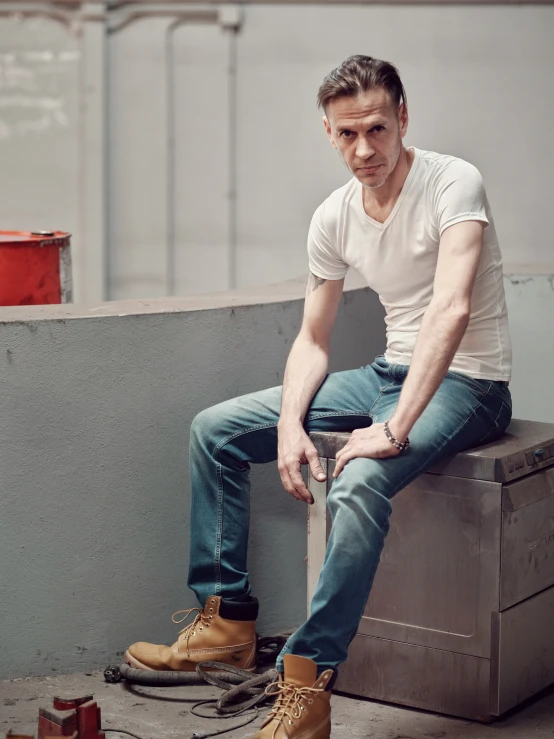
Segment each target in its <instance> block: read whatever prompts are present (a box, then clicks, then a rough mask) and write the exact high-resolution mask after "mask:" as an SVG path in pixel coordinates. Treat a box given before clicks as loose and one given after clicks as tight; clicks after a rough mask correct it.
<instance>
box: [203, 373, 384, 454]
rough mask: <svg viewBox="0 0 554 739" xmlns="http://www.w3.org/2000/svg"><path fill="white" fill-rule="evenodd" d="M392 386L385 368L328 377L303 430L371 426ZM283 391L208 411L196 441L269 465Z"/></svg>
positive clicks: (274, 450) (255, 395)
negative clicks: (380, 401) (377, 407)
mask: <svg viewBox="0 0 554 739" xmlns="http://www.w3.org/2000/svg"><path fill="white" fill-rule="evenodd" d="M390 385H391V380H390V378H389V376H388V365H386V363H380V364H379V363H374V364H373V365H369V366H367V367H362V368H360V369H356V370H346V371H344V372H333V373H331V374H330V375H328V376H327V377H326V379H325V380H324V382H323V383H322V385H321V387H320V388H319V390H318V391H317V393H316V395H315V396H314V398H313V400H312V403H311V404H310V407H309V409H308V412H307V414H306V418H305V423H304V426H305V428H306V430H307V431H308V432H310V431H352V430H353V429H356V428H365V427H367V426H370V425H371V421H372V416H371V414H372V410H373V407H374V406H375V404H376V402H377V400H378V398H379V397H380V396H381V395H382V393H383V392H386V390H387V387H388V386H390ZM281 400H282V388H281V387H273V388H268V389H267V390H260V391H258V392H255V393H250V394H248V395H242V396H240V397H237V398H233V399H231V400H227V401H224V402H223V403H219V404H218V405H215V406H212V407H211V408H207V409H206V410H205V411H202V412H201V413H200V414H198V416H197V417H196V418H195V420H194V423H193V428H192V437H193V450H194V448H195V447H194V443H195V440H206V439H207V438H209V440H210V444H209V446H210V448H213V450H214V452H220V451H223V450H227V451H229V452H231V453H232V454H233V455H235V456H238V457H239V459H241V460H242V461H248V462H255V463H259V462H269V461H272V460H274V459H276V457H277V424H278V422H279V417H280V412H281Z"/></svg>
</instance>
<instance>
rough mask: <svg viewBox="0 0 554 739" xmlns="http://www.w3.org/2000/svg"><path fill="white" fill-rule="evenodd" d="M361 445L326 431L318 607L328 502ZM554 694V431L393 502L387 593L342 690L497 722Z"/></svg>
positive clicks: (499, 448)
mask: <svg viewBox="0 0 554 739" xmlns="http://www.w3.org/2000/svg"><path fill="white" fill-rule="evenodd" d="M348 437H349V434H331V433H313V434H312V435H311V438H312V440H313V442H314V443H315V445H316V447H317V449H318V452H319V454H320V457H321V461H322V464H323V465H324V468H327V471H328V473H329V478H328V481H327V482H324V483H319V482H317V481H315V480H314V479H313V478H310V481H309V487H310V490H311V491H312V493H313V495H314V500H315V503H314V505H313V506H311V507H310V512H309V526H308V591H309V592H308V595H309V600H310V601H311V597H312V594H313V591H314V588H315V585H316V583H317V577H318V573H319V570H320V569H321V565H322V562H323V556H324V554H325V545H326V540H327V536H328V532H329V528H330V520H329V517H328V515H327V508H326V494H327V490H328V486H329V485H330V482H329V479H331V473H332V470H333V467H334V463H335V462H334V459H335V455H336V453H337V451H338V450H339V449H341V448H342V447H343V446H344V445H345V444H346V442H347V440H348ZM553 682H554V424H545V423H534V422H529V421H513V422H512V424H511V425H510V428H509V429H508V432H507V433H506V435H505V436H504V437H503V438H502V439H501V440H500V441H498V442H495V443H493V444H488V445H483V446H481V447H478V448H476V449H471V450H468V451H466V452H464V453H462V454H458V455H457V456H456V457H454V458H451V459H448V460H445V461H443V462H441V463H440V464H438V465H436V466H435V467H433V468H431V469H430V470H429V471H428V472H427V473H426V474H423V475H421V476H420V477H419V478H418V479H417V480H415V481H414V482H413V483H411V484H410V485H409V486H408V487H407V488H405V489H404V490H402V491H401V492H400V493H399V494H398V495H397V496H396V497H395V499H394V503H393V513H392V517H391V525H390V531H389V535H388V537H387V540H386V543H385V547H384V549H383V553H382V555H381V561H380V564H379V568H378V570H377V575H376V578H375V582H374V585H373V588H372V591H371V595H370V598H369V600H368V603H367V606H366V609H365V613H364V616H363V618H362V620H361V622H360V626H359V629H358V633H357V636H356V637H355V639H354V641H353V642H352V644H351V647H350V651H349V656H348V660H347V661H346V663H345V664H344V665H343V666H342V667H341V669H340V674H339V679H338V682H337V686H336V687H337V689H338V690H343V691H345V692H347V693H352V694H354V695H360V696H366V697H369V698H375V699H378V700H384V701H389V702H392V703H399V704H403V705H408V706H414V707H417V708H423V709H428V710H433V711H438V712H441V713H447V714H452V715H456V716H463V717H466V718H472V719H478V720H489V719H490V718H491V717H494V716H499V715H501V714H502V713H504V712H505V711H507V710H508V709H510V708H512V707H514V706H516V705H517V704H519V703H521V702H522V701H523V700H525V699H526V698H529V697H530V696H532V695H534V694H535V693H536V692H538V691H539V690H541V689H543V688H545V687H547V686H548V685H550V684H551V683H553Z"/></svg>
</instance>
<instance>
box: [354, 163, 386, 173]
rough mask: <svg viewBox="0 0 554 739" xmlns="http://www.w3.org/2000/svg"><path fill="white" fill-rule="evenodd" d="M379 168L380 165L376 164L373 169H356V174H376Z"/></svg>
mask: <svg viewBox="0 0 554 739" xmlns="http://www.w3.org/2000/svg"><path fill="white" fill-rule="evenodd" d="M381 166H382V165H381V164H376V165H374V166H373V167H358V172H361V173H362V174H372V173H373V172H376V171H377V170H378V169H379V167H381Z"/></svg>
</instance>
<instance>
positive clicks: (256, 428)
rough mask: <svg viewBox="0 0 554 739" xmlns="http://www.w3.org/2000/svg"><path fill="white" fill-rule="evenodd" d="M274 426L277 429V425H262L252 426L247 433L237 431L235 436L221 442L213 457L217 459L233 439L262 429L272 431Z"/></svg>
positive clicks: (232, 435)
mask: <svg viewBox="0 0 554 739" xmlns="http://www.w3.org/2000/svg"><path fill="white" fill-rule="evenodd" d="M272 426H275V427H277V424H276V423H260V424H258V425H257V426H251V427H250V428H249V429H247V430H246V431H244V430H243V431H237V432H236V433H234V434H231V436H227V437H226V438H225V439H223V441H220V442H219V444H218V445H217V446H216V447H215V448H214V450H213V453H212V457H213V458H214V459H215V458H216V455H217V454H218V453H219V452H220V450H221V449H223V447H224V446H225V445H226V444H228V443H229V442H230V441H233V439H236V438H237V437H238V436H243V435H245V434H250V433H251V432H252V431H260V430H261V429H270V428H271V427H272Z"/></svg>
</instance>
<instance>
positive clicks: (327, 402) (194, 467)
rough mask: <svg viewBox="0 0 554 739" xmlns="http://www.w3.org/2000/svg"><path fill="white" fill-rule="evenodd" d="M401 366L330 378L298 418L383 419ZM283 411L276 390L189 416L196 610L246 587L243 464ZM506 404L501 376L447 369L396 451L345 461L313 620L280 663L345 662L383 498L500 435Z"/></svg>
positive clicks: (317, 427) (348, 426)
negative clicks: (406, 443)
mask: <svg viewBox="0 0 554 739" xmlns="http://www.w3.org/2000/svg"><path fill="white" fill-rule="evenodd" d="M408 369H409V367H408V366H406V365H394V364H389V363H388V362H386V361H385V359H384V358H383V357H378V358H377V359H376V360H375V362H374V363H373V364H371V365H368V366H367V367H362V368H360V369H357V370H348V371H346V372H336V373H334V374H330V375H328V376H327V378H326V379H325V381H324V382H323V384H322V385H321V387H320V389H319V390H318V392H317V393H316V395H315V397H314V399H313V401H312V404H311V405H310V408H309V410H308V413H307V415H306V419H305V424H304V426H305V429H306V431H308V432H310V431H347V430H348V431H350V430H353V429H356V428H365V427H367V426H370V425H371V423H372V422H373V421H375V422H376V423H379V422H383V421H386V420H387V419H389V418H390V417H391V416H392V414H393V411H394V409H395V407H396V405H397V402H398V398H399V395H400V391H401V389H402V384H403V381H404V380H405V378H406V375H407V373H408ZM280 407H281V388H280V387H274V388H270V389H269V390H262V391H261V392H257V393H252V394H250V395H245V396H243V397H240V398H235V399H233V400H228V401H226V402H224V403H221V404H219V405H216V406H214V407H212V408H208V409H207V410H205V411H202V412H201V413H199V414H198V416H197V417H196V418H195V419H194V421H193V424H192V427H191V442H190V465H191V477H192V508H191V537H190V542H191V548H190V571H189V580H188V584H189V587H190V588H191V589H192V590H193V591H194V592H195V593H196V595H197V597H198V600H199V601H200V603H201V604H202V605H203V604H204V603H205V601H206V599H207V597H208V596H209V595H221V596H223V597H224V598H236V597H240V596H244V595H248V594H249V593H250V586H249V583H248V572H247V569H246V554H247V542H248V528H249V516H250V495H249V481H248V471H249V466H250V463H255V464H258V463H263V462H270V461H272V460H275V459H276V458H277V423H278V420H279V413H280ZM511 407H512V404H511V396H510V391H509V389H508V385H507V383H505V382H495V381H491V380H476V379H473V378H471V377H469V376H467V375H462V374H459V373H455V372H448V373H447V375H446V377H445V379H444V380H443V382H442V383H441V385H440V387H439V389H438V390H437V392H436V393H435V395H434V396H433V398H432V400H431V402H430V403H429V405H428V406H427V408H426V409H425V411H424V412H423V414H422V415H421V417H420V418H419V419H418V420H417V422H416V424H415V425H414V427H413V429H412V432H411V434H410V442H411V445H410V447H409V448H408V449H407V450H406V451H405V452H404V453H403V454H401V455H399V456H398V457H393V458H390V459H366V458H358V459H353V460H351V461H350V462H349V463H348V464H347V465H346V466H345V468H344V469H343V471H342V472H341V474H340V475H339V477H338V478H337V479H336V480H335V481H334V482H333V484H332V486H331V490H330V492H329V495H328V507H329V511H330V515H331V520H332V527H331V533H330V536H329V540H328V543H327V552H326V556H325V561H324V564H323V568H322V570H321V573H320V576H319V581H318V584H317V587H316V590H315V594H314V597H313V600H312V604H311V612H310V616H309V618H308V620H307V621H306V622H305V623H304V624H303V625H302V626H301V627H300V628H299V629H298V630H297V631H296V632H295V633H294V634H293V636H292V637H290V639H289V640H288V641H287V644H286V645H285V647H284V649H283V651H282V653H281V655H280V656H279V658H278V660H277V669H279V670H281V671H282V669H283V668H282V657H283V654H285V653H292V654H297V655H301V656H304V657H309V658H310V659H312V660H314V661H315V662H316V663H317V665H318V671H320V672H321V671H323V670H325V669H328V668H330V667H331V668H335V667H337V666H338V665H339V664H340V663H341V662H343V661H344V660H345V659H346V655H347V650H348V645H349V644H350V642H351V640H352V639H353V638H354V636H355V634H356V630H357V628H358V625H359V622H360V620H361V618H362V615H363V612H364V609H365V606H366V602H367V599H368V596H369V592H370V590H371V585H372V583H373V579H374V576H375V571H376V569H377V565H378V563H379V558H380V555H381V550H382V548H383V544H384V542H385V537H386V535H387V532H388V528H389V516H390V514H391V509H392V505H391V499H392V497H393V496H394V495H395V494H396V493H397V492H398V491H399V490H402V488H404V487H406V485H408V483H410V482H411V481H412V480H414V479H415V478H416V477H417V476H418V475H420V474H421V473H422V472H424V471H425V470H426V469H428V468H429V467H430V466H431V465H432V464H433V463H435V462H436V461H438V460H439V459H441V458H443V457H446V456H450V455H452V454H456V453H457V452H460V451H462V450H464V449H467V448H469V447H473V446H476V445H477V444H480V443H484V442H486V441H492V440H493V439H495V438H498V437H499V436H501V435H502V433H503V432H504V430H505V429H506V427H507V426H508V424H509V422H510V419H511V412H512V411H511ZM283 494H285V493H284V492H283Z"/></svg>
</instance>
